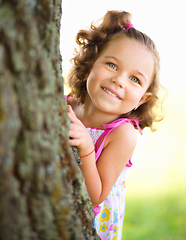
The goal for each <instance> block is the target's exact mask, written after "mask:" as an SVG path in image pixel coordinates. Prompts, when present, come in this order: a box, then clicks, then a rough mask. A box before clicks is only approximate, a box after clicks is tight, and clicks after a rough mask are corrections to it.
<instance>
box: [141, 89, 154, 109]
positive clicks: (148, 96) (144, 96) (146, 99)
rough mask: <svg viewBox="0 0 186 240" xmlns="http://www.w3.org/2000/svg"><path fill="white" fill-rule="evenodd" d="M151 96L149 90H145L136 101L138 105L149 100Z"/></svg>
mask: <svg viewBox="0 0 186 240" xmlns="http://www.w3.org/2000/svg"><path fill="white" fill-rule="evenodd" d="M151 97H152V93H151V92H146V93H145V94H144V95H143V97H142V98H141V99H140V101H139V103H138V107H139V106H140V105H142V104H144V103H146V102H147V101H149V100H150V99H151Z"/></svg>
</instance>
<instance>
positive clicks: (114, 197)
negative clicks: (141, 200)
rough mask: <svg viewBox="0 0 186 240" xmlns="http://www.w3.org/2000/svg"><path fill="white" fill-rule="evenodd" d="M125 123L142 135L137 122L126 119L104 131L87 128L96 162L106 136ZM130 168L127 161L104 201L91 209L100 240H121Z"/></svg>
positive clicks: (117, 121) (108, 125)
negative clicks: (135, 128) (93, 146)
mask: <svg viewBox="0 0 186 240" xmlns="http://www.w3.org/2000/svg"><path fill="white" fill-rule="evenodd" d="M126 122H130V123H131V124H132V125H133V126H134V125H136V126H137V128H138V130H139V131H140V133H141V134H142V132H141V129H140V127H139V125H138V121H136V120H130V119H127V118H122V119H118V120H116V121H114V122H112V123H110V124H106V125H104V129H97V128H87V130H88V131H89V133H90V135H91V137H92V140H93V142H94V145H95V151H96V161H97V159H98V158H99V156H100V154H101V151H102V149H103V146H104V142H105V139H106V137H107V136H108V134H109V133H110V132H111V131H112V130H114V129H115V128H116V127H118V126H119V125H121V124H124V123H126ZM101 139H103V142H102V143H101V145H100V146H99V143H100V140H101ZM131 166H132V163H131V161H130V160H129V162H128V163H127V164H126V166H125V167H124V169H123V170H122V172H121V174H120V176H119V177H118V179H117V181H116V183H115V184H114V186H113V187H112V189H111V191H110V193H109V195H108V196H107V198H106V199H105V201H104V202H102V203H101V204H99V205H98V206H96V207H94V209H93V210H94V213H95V221H94V224H95V228H96V231H97V233H98V235H99V237H100V238H101V239H102V240H116V239H117V240H121V238H122V226H123V219H124V214H125V194H126V186H125V179H126V173H127V170H128V168H129V167H131Z"/></svg>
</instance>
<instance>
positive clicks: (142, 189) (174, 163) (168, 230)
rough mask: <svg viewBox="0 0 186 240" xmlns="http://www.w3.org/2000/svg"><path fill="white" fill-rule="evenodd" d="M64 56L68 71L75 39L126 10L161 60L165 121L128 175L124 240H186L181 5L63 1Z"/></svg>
mask: <svg viewBox="0 0 186 240" xmlns="http://www.w3.org/2000/svg"><path fill="white" fill-rule="evenodd" d="M62 8H63V16H62V27H61V42H60V44H61V54H62V58H63V64H62V68H63V76H64V77H65V78H66V74H67V72H68V69H69V66H70V64H69V60H70V59H71V58H72V54H73V49H74V47H76V45H75V35H76V33H77V32H78V30H80V29H81V28H86V27H89V25H90V23H91V22H92V21H95V20H97V19H99V18H100V17H102V16H103V15H104V14H105V13H106V11H107V10H125V11H129V12H131V13H132V15H133V19H132V22H133V25H134V27H136V28H137V29H139V30H141V31H142V32H145V33H146V34H147V35H149V36H150V37H151V38H152V39H153V40H154V42H155V43H156V45H157V48H158V50H159V52H160V57H161V83H162V85H163V86H164V87H165V88H166V89H167V92H168V94H167V92H166V91H164V90H162V91H161V92H160V96H161V97H162V98H164V96H165V95H167V96H166V98H165V100H164V102H163V105H162V107H163V115H164V120H163V121H162V122H161V123H159V124H157V125H156V127H157V131H156V132H153V133H152V132H151V131H150V130H149V129H145V130H144V131H143V136H140V134H139V140H138V144H137V147H136V150H135V152H134V155H133V158H132V162H133V166H132V167H131V169H129V171H128V178H127V184H126V185H127V196H126V212H125V219H124V228H123V239H122V240H186V140H185V138H186V124H185V123H186V107H185V103H186V74H185V69H186V60H185V56H186V34H185V30H184V26H185V23H186V14H185V2H184V1H183V0H177V1H173V0H169V1H168V0H164V1H162V0H157V1H154V2H150V1H148V0H140V1H139V0H130V1H129V0H127V1H125V0H114V1H111V0H107V1H100V0H94V1H89V0H78V1H75V0H63V1H62Z"/></svg>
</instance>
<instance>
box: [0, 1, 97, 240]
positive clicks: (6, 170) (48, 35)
mask: <svg viewBox="0 0 186 240" xmlns="http://www.w3.org/2000/svg"><path fill="white" fill-rule="evenodd" d="M60 18H61V1H60V0H0V240H22V239H23V240H27V239H28V240H37V239H38V240H39V239H40V240H56V239H58V240H59V239H61V240H62V239H73V240H75V239H81V240H83V239H99V237H98V236H97V235H96V232H95V229H94V228H93V218H94V214H93V211H92V205H91V202H90V199H89V197H88V194H87V192H86V188H85V184H84V182H83V178H82V174H81V171H80V169H79V167H78V164H77V161H76V160H75V158H74V157H73V154H72V150H71V148H70V147H69V145H68V125H69V122H68V118H67V110H66V102H65V99H64V96H63V79H62V76H61V69H60V66H61V58H60V54H59V28H60Z"/></svg>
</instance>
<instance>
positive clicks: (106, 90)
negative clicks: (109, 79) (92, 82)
mask: <svg viewBox="0 0 186 240" xmlns="http://www.w3.org/2000/svg"><path fill="white" fill-rule="evenodd" d="M103 90H105V92H107V93H109V94H110V95H112V96H114V97H118V96H117V95H116V94H114V93H112V92H111V91H109V90H108V89H106V88H103Z"/></svg>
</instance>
